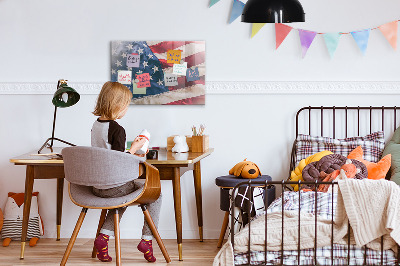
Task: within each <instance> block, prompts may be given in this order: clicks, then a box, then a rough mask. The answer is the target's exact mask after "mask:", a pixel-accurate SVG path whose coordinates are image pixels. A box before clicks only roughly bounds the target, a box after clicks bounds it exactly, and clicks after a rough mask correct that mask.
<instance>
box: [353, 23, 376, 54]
mask: <svg viewBox="0 0 400 266" xmlns="http://www.w3.org/2000/svg"><path fill="white" fill-rule="evenodd" d="M370 32H371V29H366V30H360V31H353V32H351V35H353V38H354V40H355V41H356V43H357V45H358V47H359V48H360V50H361V53H362V54H363V55H364V54H365V51H366V50H367V46H368V39H369V33H370Z"/></svg>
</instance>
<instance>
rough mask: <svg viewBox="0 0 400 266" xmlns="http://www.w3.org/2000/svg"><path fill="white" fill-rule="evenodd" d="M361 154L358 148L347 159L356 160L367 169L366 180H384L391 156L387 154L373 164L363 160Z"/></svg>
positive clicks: (361, 150) (360, 149) (359, 147)
mask: <svg viewBox="0 0 400 266" xmlns="http://www.w3.org/2000/svg"><path fill="white" fill-rule="evenodd" d="M363 153H364V152H363V149H362V148H361V146H358V147H357V148H355V149H354V150H353V151H352V152H350V154H349V155H348V156H347V158H349V159H356V160H358V161H360V162H362V163H363V164H365V165H366V166H367V169H368V179H374V180H378V179H384V178H385V177H386V174H387V172H388V171H389V169H390V165H391V161H392V155H391V154H387V155H386V156H384V157H383V158H382V159H381V160H380V161H379V162H377V163H373V162H368V161H366V160H364V159H363Z"/></svg>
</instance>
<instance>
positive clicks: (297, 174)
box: [289, 151, 333, 191]
mask: <svg viewBox="0 0 400 266" xmlns="http://www.w3.org/2000/svg"><path fill="white" fill-rule="evenodd" d="M330 154H333V152H331V151H320V152H318V153H315V154H313V155H311V156H308V157H307V158H305V159H303V160H301V161H300V162H299V164H298V165H297V167H296V168H295V169H294V170H293V171H292V172H291V173H290V178H289V180H290V181H299V180H301V181H303V176H302V172H303V169H304V167H306V165H308V164H309V163H312V162H317V161H319V160H321V158H322V157H324V156H326V155H330ZM291 186H292V187H293V188H294V191H298V190H299V185H294V184H293V185H291Z"/></svg>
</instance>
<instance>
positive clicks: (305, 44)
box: [299, 29, 317, 58]
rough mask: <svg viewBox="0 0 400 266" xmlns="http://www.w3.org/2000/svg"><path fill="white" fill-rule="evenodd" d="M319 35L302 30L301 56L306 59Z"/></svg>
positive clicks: (300, 32)
mask: <svg viewBox="0 0 400 266" xmlns="http://www.w3.org/2000/svg"><path fill="white" fill-rule="evenodd" d="M316 35H317V33H316V32H315V31H308V30H300V29H299V36H300V43H301V55H302V57H303V58H304V57H305V56H306V53H307V51H308V48H310V45H311V44H312V42H313V40H314V38H315V36H316Z"/></svg>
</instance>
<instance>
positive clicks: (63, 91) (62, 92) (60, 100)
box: [52, 83, 80, 108]
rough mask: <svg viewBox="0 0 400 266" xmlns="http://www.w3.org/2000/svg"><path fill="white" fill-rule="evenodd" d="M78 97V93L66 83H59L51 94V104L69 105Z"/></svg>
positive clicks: (76, 100) (75, 101)
mask: <svg viewBox="0 0 400 266" xmlns="http://www.w3.org/2000/svg"><path fill="white" fill-rule="evenodd" d="M79 99H80V95H79V93H78V92H77V91H76V90H74V89H73V88H71V87H69V86H68V85H67V84H66V83H63V84H61V85H60V86H59V87H58V90H57V91H56V92H55V93H54V95H53V101H52V102H53V104H54V106H56V107H61V108H63V107H70V106H72V105H74V104H76V103H77V102H78V101H79Z"/></svg>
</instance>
